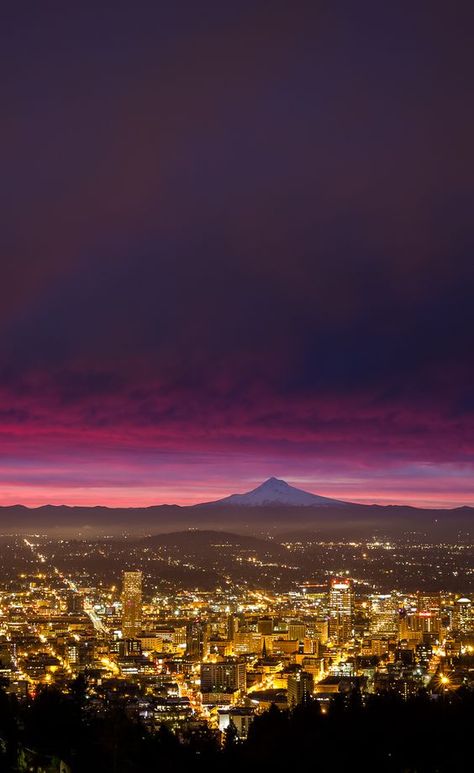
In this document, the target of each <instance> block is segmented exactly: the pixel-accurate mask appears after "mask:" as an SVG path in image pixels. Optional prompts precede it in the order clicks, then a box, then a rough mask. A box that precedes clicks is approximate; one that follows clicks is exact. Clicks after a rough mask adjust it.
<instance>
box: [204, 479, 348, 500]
mask: <svg viewBox="0 0 474 773" xmlns="http://www.w3.org/2000/svg"><path fill="white" fill-rule="evenodd" d="M347 504H348V503H347V502H341V501H340V500H338V499H330V498H329V497H321V496H319V495H318V494H310V492H309V491H303V490H302V489H299V488H295V486H290V485H289V483H286V481H284V480H279V479H278V478H269V479H268V480H266V481H265V482H264V483H262V484H261V485H260V486H257V488H254V489H252V491H247V492H246V493H245V494H231V496H229V497H225V498H224V499H218V500H217V501H216V502H207V503H206V506H213V505H235V506H239V507H266V506H270V505H273V506H278V505H282V506H289V507H328V506H331V507H345V506H346V505H347Z"/></svg>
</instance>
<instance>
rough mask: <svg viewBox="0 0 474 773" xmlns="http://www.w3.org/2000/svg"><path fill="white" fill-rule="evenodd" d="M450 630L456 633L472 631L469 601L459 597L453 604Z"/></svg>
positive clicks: (471, 608)
mask: <svg viewBox="0 0 474 773" xmlns="http://www.w3.org/2000/svg"><path fill="white" fill-rule="evenodd" d="M452 629H453V630H454V631H457V632H458V633H468V632H471V631H473V630H474V615H473V607H472V602H471V599H469V598H466V597H465V596H461V597H460V598H457V599H456V601H455V602H454V608H453V614H452Z"/></svg>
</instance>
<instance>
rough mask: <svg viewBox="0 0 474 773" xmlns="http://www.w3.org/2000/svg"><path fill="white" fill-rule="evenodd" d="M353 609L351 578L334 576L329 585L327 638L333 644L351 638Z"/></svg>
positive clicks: (341, 642)
mask: <svg viewBox="0 0 474 773" xmlns="http://www.w3.org/2000/svg"><path fill="white" fill-rule="evenodd" d="M353 611H354V590H353V587H352V580H349V579H347V580H346V579H340V578H337V577H334V578H333V579H332V580H331V583H330V586H329V638H330V639H331V641H332V642H334V644H344V643H345V642H347V641H349V639H351V638H352V627H353Z"/></svg>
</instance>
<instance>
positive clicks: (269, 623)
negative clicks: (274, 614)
mask: <svg viewBox="0 0 474 773" xmlns="http://www.w3.org/2000/svg"><path fill="white" fill-rule="evenodd" d="M257 631H258V632H259V633H261V634H262V635H263V636H271V634H272V633H273V618H271V617H261V618H260V620H259V621H258V623H257Z"/></svg>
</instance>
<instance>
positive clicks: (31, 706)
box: [0, 677, 474, 773]
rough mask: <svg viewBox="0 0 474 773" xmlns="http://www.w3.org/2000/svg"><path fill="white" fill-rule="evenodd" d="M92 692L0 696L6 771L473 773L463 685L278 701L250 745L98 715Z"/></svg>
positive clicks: (75, 685) (471, 700)
mask: <svg viewBox="0 0 474 773" xmlns="http://www.w3.org/2000/svg"><path fill="white" fill-rule="evenodd" d="M85 687H86V682H85V679H84V678H83V677H78V678H76V679H75V680H74V681H73V682H71V685H70V690H69V694H67V695H64V694H62V693H61V692H59V691H56V690H55V689H54V688H50V687H40V688H39V689H38V692H37V693H36V695H35V697H34V698H32V699H30V700H29V701H28V702H27V703H19V702H17V701H16V700H15V698H14V697H13V696H8V695H7V694H6V693H5V692H4V691H3V689H2V690H0V770H2V771H4V773H17V771H18V772H19V771H40V770H41V771H48V773H49V772H51V773H52V772H53V771H54V773H56V772H59V771H67V773H69V772H70V773H99V772H100V773H104V771H107V773H138V771H140V773H148V772H149V773H152V772H153V771H157V772H158V771H160V770H165V769H182V766H183V769H189V770H206V771H218V770H219V771H222V770H235V769H242V770H244V769H248V770H260V769H262V770H264V769H265V770H281V769H287V770H288V769H291V768H292V767H293V765H294V764H295V761H296V760H297V764H298V769H300V770H308V771H321V773H322V772H323V771H328V770H331V771H336V772H337V771H347V770H364V771H369V772H372V771H373V773H375V772H377V773H380V772H381V771H384V773H385V772H393V773H435V771H437V773H457V772H458V771H459V772H461V771H463V772H464V771H468V770H472V745H471V743H470V733H471V722H472V716H473V711H474V692H473V691H472V690H469V689H467V688H465V687H463V688H460V689H458V691H457V692H455V693H449V694H444V695H443V694H439V695H434V696H428V695H427V694H425V693H420V694H419V695H417V696H415V697H412V698H410V699H408V700H407V701H404V700H403V699H402V698H401V697H400V696H398V695H395V694H385V695H384V694H382V695H377V696H367V697H366V698H365V699H363V698H362V696H361V695H360V693H358V692H356V691H354V692H352V693H349V694H348V695H346V696H343V695H340V696H338V697H337V698H334V699H333V700H332V702H331V703H330V704H327V705H325V706H323V707H321V706H320V704H319V703H318V702H317V701H316V700H309V701H308V702H307V703H305V704H301V705H299V706H297V707H296V708H294V709H293V710H290V711H281V710H279V709H278V708H277V707H276V706H275V705H273V706H272V707H271V708H270V709H269V710H268V711H267V712H265V713H263V714H261V715H259V716H257V717H256V718H255V720H254V722H253V723H252V724H251V726H250V729H249V735H248V738H247V740H246V741H239V740H237V735H236V733H235V728H234V727H233V725H232V724H231V725H229V727H228V729H227V730H226V731H225V732H224V734H223V736H222V737H221V736H220V734H219V733H218V732H217V731H213V730H210V729H209V728H206V727H203V726H202V725H199V723H196V727H195V728H194V729H190V730H189V731H188V732H187V733H186V734H185V735H183V734H175V733H173V732H172V731H171V730H169V729H168V728H167V726H166V725H165V724H164V725H162V726H161V728H160V729H159V730H158V732H155V733H150V732H148V731H147V730H146V728H145V727H144V726H142V725H141V724H140V722H139V721H138V720H136V719H132V718H130V716H129V715H128V714H127V713H126V711H125V709H124V707H123V706H122V705H121V703H120V702H119V701H115V702H114V701H113V700H111V702H110V703H109V706H108V708H107V709H106V710H105V711H101V712H100V713H99V712H98V713H95V712H94V708H93V707H92V706H90V705H89V704H88V701H87V699H86V690H85ZM168 766H172V767H168ZM177 766H178V767H177ZM243 766H244V767H243Z"/></svg>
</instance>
